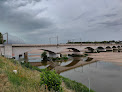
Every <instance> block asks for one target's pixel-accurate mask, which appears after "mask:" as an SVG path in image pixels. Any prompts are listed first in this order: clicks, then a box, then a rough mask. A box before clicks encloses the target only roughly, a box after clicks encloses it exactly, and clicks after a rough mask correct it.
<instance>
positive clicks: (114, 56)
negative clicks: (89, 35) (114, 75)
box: [88, 52, 122, 66]
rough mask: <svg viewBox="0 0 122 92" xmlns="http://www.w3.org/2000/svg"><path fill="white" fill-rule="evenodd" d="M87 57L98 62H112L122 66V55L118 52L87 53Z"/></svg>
mask: <svg viewBox="0 0 122 92" xmlns="http://www.w3.org/2000/svg"><path fill="white" fill-rule="evenodd" d="M88 55H89V57H91V58H94V59H95V60H98V61H105V62H112V63H115V64H117V65H120V66H122V53H119V52H101V53H89V54H88Z"/></svg>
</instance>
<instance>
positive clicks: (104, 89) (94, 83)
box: [61, 61, 122, 92]
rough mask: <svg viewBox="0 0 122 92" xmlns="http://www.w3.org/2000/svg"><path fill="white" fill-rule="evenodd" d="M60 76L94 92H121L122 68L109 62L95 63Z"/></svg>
mask: <svg viewBox="0 0 122 92" xmlns="http://www.w3.org/2000/svg"><path fill="white" fill-rule="evenodd" d="M61 75H62V76H64V77H67V78H70V79H71V80H75V81H77V82H81V83H83V84H85V85H86V86H88V78H90V81H91V88H92V89H93V90H95V91H96V92H122V87H121V85H122V66H117V65H115V64H114V63H109V62H103V61H100V62H96V63H92V64H90V65H85V66H83V67H78V68H75V69H72V70H69V71H66V72H63V73H61Z"/></svg>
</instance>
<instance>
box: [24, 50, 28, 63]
mask: <svg viewBox="0 0 122 92" xmlns="http://www.w3.org/2000/svg"><path fill="white" fill-rule="evenodd" d="M24 59H25V62H26V63H27V62H28V52H25V53H24Z"/></svg>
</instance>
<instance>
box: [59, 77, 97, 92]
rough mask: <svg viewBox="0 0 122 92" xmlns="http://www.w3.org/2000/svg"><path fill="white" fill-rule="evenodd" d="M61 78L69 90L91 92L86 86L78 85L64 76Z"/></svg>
mask: <svg viewBox="0 0 122 92" xmlns="http://www.w3.org/2000/svg"><path fill="white" fill-rule="evenodd" d="M61 78H62V80H63V82H64V83H65V85H66V87H68V88H69V89H72V90H74V91H75V92H89V89H88V88H87V87H86V86H85V85H83V84H81V83H78V82H76V81H72V80H70V79H68V78H65V77H62V76H61ZM90 92H95V91H93V90H90Z"/></svg>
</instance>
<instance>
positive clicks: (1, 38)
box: [0, 32, 3, 44]
mask: <svg viewBox="0 0 122 92" xmlns="http://www.w3.org/2000/svg"><path fill="white" fill-rule="evenodd" d="M0 44H3V35H2V33H1V32H0Z"/></svg>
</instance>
